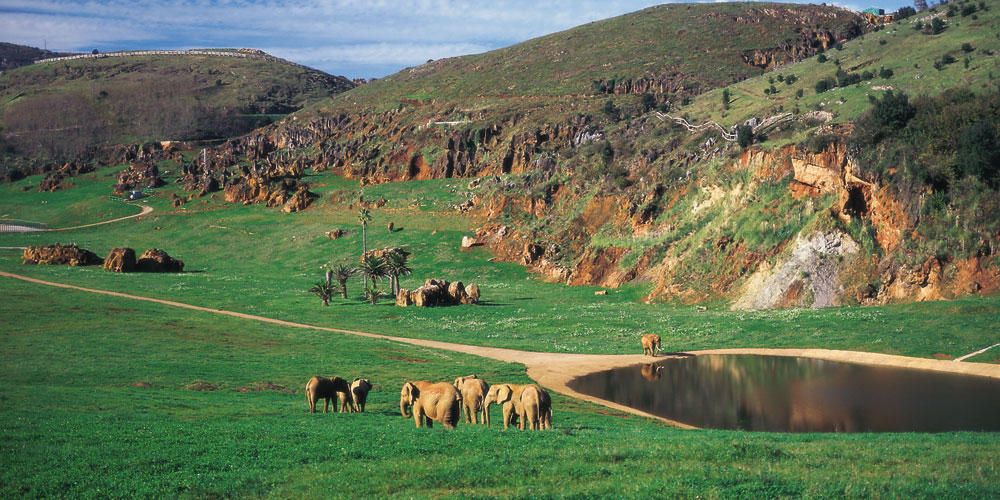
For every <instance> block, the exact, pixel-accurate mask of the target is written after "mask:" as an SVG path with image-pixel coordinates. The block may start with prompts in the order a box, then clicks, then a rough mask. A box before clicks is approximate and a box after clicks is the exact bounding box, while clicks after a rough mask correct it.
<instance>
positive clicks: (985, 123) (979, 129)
mask: <svg viewBox="0 0 1000 500" xmlns="http://www.w3.org/2000/svg"><path fill="white" fill-rule="evenodd" d="M955 163H956V167H958V171H959V172H961V173H963V174H965V175H971V176H973V177H976V178H978V179H980V180H982V181H983V182H985V183H986V184H988V185H989V186H991V187H994V188H996V187H998V186H1000V141H998V140H997V129H996V126H995V125H993V123H992V122H990V121H989V120H980V121H977V122H975V123H973V124H971V125H969V126H967V127H965V128H963V129H962V133H961V134H959V136H958V150H957V151H956V154H955Z"/></svg>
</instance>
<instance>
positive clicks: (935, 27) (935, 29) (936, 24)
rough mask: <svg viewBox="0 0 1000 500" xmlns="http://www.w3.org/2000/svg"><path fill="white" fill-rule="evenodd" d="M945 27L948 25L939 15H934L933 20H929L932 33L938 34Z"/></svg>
mask: <svg viewBox="0 0 1000 500" xmlns="http://www.w3.org/2000/svg"><path fill="white" fill-rule="evenodd" d="M947 27H948V26H947V25H946V24H945V23H944V21H942V20H941V18H939V17H935V18H934V20H933V21H931V32H932V33H934V34H935V35H938V34H940V33H941V32H942V31H944V30H945V29H946V28H947Z"/></svg>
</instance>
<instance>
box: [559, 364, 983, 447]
mask: <svg viewBox="0 0 1000 500" xmlns="http://www.w3.org/2000/svg"><path fill="white" fill-rule="evenodd" d="M569 386H570V387H571V388H573V389H574V390H576V391H579V392H581V393H584V394H589V395H591V396H596V397H599V398H601V399H606V400H609V401H614V402H616V403H619V404H622V405H625V406H629V407H632V408H635V409H638V410H642V411H645V412H647V413H651V414H654V415H659V416H662V417H665V418H669V419H671V420H675V421H678V422H683V423H686V424H689V425H694V426H697V427H704V428H713V429H745V430H756V431H791V432H869V431H871V432H907V431H916V432H941V431H955V430H972V431H1000V380H996V379H990V378H986V377H976V376H970V375H959V374H952V373H940V372H930V371H926V370H912V369H904V368H887V367H875V366H867V365H856V364H849V363H839V362H835V361H823V360H818V359H808V358H792V357H782V356H752V355H708V356H692V357H687V358H680V359H669V360H664V361H661V362H658V363H656V364H643V365H636V366H631V367H627V368H619V369H615V370H609V371H606V372H600V373H594V374H590V375H586V376H583V377H579V378H577V379H574V380H573V381H572V382H570V384H569Z"/></svg>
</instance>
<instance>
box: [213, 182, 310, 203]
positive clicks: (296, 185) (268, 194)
mask: <svg viewBox="0 0 1000 500" xmlns="http://www.w3.org/2000/svg"><path fill="white" fill-rule="evenodd" d="M225 193H226V201H227V202H229V203H242V204H244V205H251V204H264V205H265V206H268V207H277V206H285V205H286V204H288V203H289V201H290V200H293V198H295V197H298V198H297V199H296V200H295V201H292V205H291V206H292V207H298V206H302V207H303V208H304V207H305V206H308V205H309V203H311V202H312V199H311V198H312V196H311V193H309V191H308V187H307V186H306V185H305V184H302V183H301V182H299V181H298V180H295V179H291V178H285V179H281V180H280V181H277V182H270V181H269V180H268V179H265V178H263V177H238V178H236V179H233V180H232V182H230V183H229V184H227V185H226V190H225ZM293 193H294V194H293ZM303 203H304V205H302V204H303ZM292 211H294V210H292Z"/></svg>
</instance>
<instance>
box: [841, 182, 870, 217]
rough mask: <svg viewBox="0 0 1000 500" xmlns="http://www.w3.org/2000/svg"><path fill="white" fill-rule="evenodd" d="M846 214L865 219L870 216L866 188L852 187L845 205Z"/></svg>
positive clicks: (848, 191)
mask: <svg viewBox="0 0 1000 500" xmlns="http://www.w3.org/2000/svg"><path fill="white" fill-rule="evenodd" d="M844 213H846V214H847V215H851V216H857V217H865V216H867V215H868V197H867V196H866V195H865V188H864V186H857V185H855V186H851V187H850V188H849V189H848V190H847V202H846V203H844Z"/></svg>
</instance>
